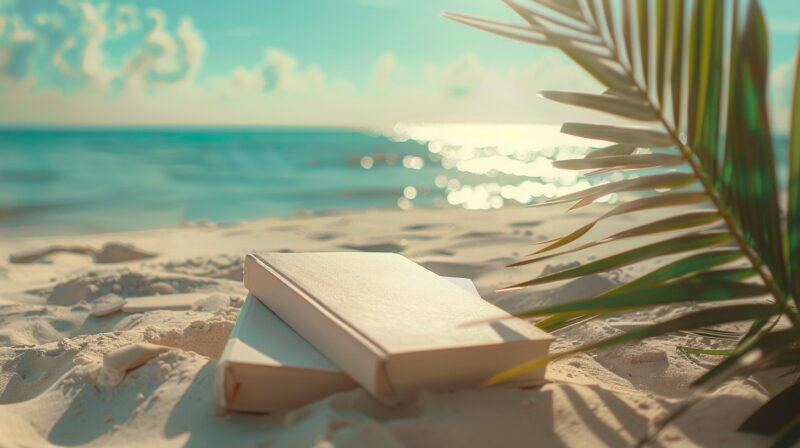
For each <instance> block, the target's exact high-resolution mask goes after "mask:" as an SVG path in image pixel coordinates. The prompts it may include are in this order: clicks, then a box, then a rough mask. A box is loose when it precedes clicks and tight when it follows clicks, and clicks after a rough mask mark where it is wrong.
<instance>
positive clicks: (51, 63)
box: [0, 0, 597, 126]
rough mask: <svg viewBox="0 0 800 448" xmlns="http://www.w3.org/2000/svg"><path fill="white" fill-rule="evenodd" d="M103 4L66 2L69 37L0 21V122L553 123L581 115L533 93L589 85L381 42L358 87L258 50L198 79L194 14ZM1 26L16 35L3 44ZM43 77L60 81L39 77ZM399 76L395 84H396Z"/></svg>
mask: <svg viewBox="0 0 800 448" xmlns="http://www.w3.org/2000/svg"><path fill="white" fill-rule="evenodd" d="M0 1H2V0H0ZM69 5H73V4H72V3H69ZM102 5H103V4H100V5H96V4H88V3H75V4H74V6H68V7H67V8H66V9H64V10H62V11H61V12H60V14H61V18H62V19H63V20H64V27H63V29H65V30H68V32H67V33H66V35H64V33H55V32H46V31H47V29H46V28H44V25H42V24H39V25H36V24H34V26H33V29H29V28H26V27H25V26H23V24H22V23H21V22H19V20H17V21H15V20H14V19H13V18H12V19H10V20H7V21H5V24H4V25H3V26H4V28H5V29H4V30H2V31H3V34H0V101H2V102H3V104H9V105H13V107H4V108H0V109H2V110H0V122H6V123H18V122H26V123H32V122H38V123H53V122H55V123H59V122H64V120H69V122H70V123H82V124H91V123H102V124H262V125H263V124H273V125H279V124H305V125H353V126H373V125H386V124H393V123H395V122H398V121H405V122H410V121H416V122H419V121H494V122H500V121H510V122H539V123H555V122H559V121H560V120H561V119H563V118H566V117H569V118H570V119H576V120H578V119H583V118H584V117H585V116H586V115H587V114H586V113H585V112H582V111H579V110H576V109H573V108H568V107H566V106H562V105H557V104H555V103H551V102H548V101H545V100H542V99H541V98H538V97H537V96H536V93H537V92H538V91H539V90H543V89H567V90H579V91H594V90H596V89H597V84H596V83H594V82H593V81H592V80H591V79H590V78H588V76H586V75H584V74H583V73H582V72H581V70H580V69H579V68H577V67H575V66H574V65H572V64H571V63H570V62H569V61H567V60H566V59H565V58H563V57H560V56H556V55H555V54H554V55H552V56H548V57H546V58H544V59H541V60H539V61H538V62H535V63H533V64H531V65H528V66H526V67H522V68H519V69H516V70H500V69H497V68H491V67H489V66H488V65H487V64H485V63H484V62H483V61H481V60H480V59H479V58H478V56H476V55H475V54H471V53H467V54H463V55H461V56H458V57H456V58H454V59H452V60H450V61H438V62H436V63H430V64H427V65H424V66H423V67H412V66H405V65H404V66H401V64H400V62H399V61H398V58H397V55H396V54H395V53H393V52H391V51H387V52H384V53H382V54H380V55H379V56H378V57H377V58H376V60H375V61H374V63H373V64H370V65H369V66H367V67H365V68H364V70H365V71H368V72H367V73H364V75H365V76H364V77H363V79H366V80H367V81H365V82H364V85H355V86H354V85H353V84H352V83H351V82H350V81H348V80H345V79H339V78H336V77H331V76H329V74H327V73H326V72H325V71H324V70H323V68H321V67H318V66H316V65H314V64H313V63H311V62H313V61H301V60H298V59H297V58H296V57H295V56H294V55H292V54H290V53H288V52H286V51H284V50H281V49H278V48H267V49H265V51H264V54H263V56H262V57H261V58H260V59H259V60H254V61H250V63H247V62H245V63H243V64H242V65H239V66H237V67H234V68H232V69H231V70H230V71H229V72H228V73H227V74H224V75H220V76H215V77H209V76H206V77H203V76H202V73H201V69H202V66H203V61H204V59H205V55H206V44H205V42H204V40H203V36H202V34H201V32H200V31H198V30H197V29H196V27H195V25H194V22H193V21H192V20H191V18H188V17H182V18H179V19H178V20H177V22H174V23H176V24H177V26H170V18H169V17H167V16H166V15H165V14H164V13H162V12H160V11H159V10H155V9H154V10H148V11H146V12H144V13H142V12H140V11H139V10H138V9H136V8H134V7H128V6H126V5H118V6H116V7H113V8H112V7H109V6H102ZM4 17H5V16H4ZM48 17H49V18H48V19H46V20H42V21H40V22H47V23H48V24H49V25H48V26H55V25H54V19H53V18H52V17H54V15H53V14H50V15H49V16H48ZM36 26H39V28H36ZM34 30H35V31H36V32H37V33H38V32H40V31H41V33H40V34H41V36H39V35H37V34H35V33H34ZM9 34H10V35H13V36H17V39H20V38H23V39H22V41H21V42H16V41H14V42H16V43H11V44H9V42H11V41H12V40H13V39H11V38H9V37H8V36H9ZM44 39H50V40H48V41H45V40H44ZM59 39H60V40H59ZM122 41H124V42H125V43H126V45H127V48H128V49H127V50H125V51H123V52H120V53H118V54H116V55H114V56H116V57H115V58H112V57H110V56H111V55H110V54H107V53H106V52H107V51H109V50H108V49H110V48H118V47H117V44H118V43H119V42H122ZM23 43H25V45H27V46H25V45H23ZM45 43H46V45H45ZM112 43H113V45H115V47H111V45H110V44H112ZM33 44H39V49H40V50H47V51H40V53H42V54H41V57H42V58H43V61H44V63H45V64H46V66H47V67H46V68H47V70H49V73H42V68H41V66H42V64H40V66H39V69H38V72H37V70H31V72H30V73H29V71H27V70H26V69H25V67H27V66H28V65H29V64H28V63H29V62H30V60H31V58H33V52H32V50H31V49H32V48H35V47H34V46H33ZM2 74H5V76H1V75H2ZM45 75H48V76H51V77H52V76H57V77H60V78H58V79H57V81H58V82H50V83H47V82H45V80H44V76H45ZM399 75H402V76H403V78H402V80H403V81H404V82H398V79H399ZM38 77H41V79H40V78H38ZM23 79H24V80H25V81H24V82H23ZM3 84H4V85H5V88H4V87H3ZM61 84H68V85H70V86H71V88H70V90H69V92H62V91H59V90H58V89H56V88H54V87H53V86H59V85H61ZM65 110H69V111H70V113H69V114H64V112H63V111H65Z"/></svg>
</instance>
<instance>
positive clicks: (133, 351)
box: [97, 342, 169, 387]
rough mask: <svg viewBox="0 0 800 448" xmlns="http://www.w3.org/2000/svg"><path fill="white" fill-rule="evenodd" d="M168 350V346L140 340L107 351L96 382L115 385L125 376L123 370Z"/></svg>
mask: <svg viewBox="0 0 800 448" xmlns="http://www.w3.org/2000/svg"><path fill="white" fill-rule="evenodd" d="M168 350H169V347H164V346H162V345H156V344H148V343H146V342H140V343H136V344H131V345H127V346H125V347H121V348H118V349H116V350H114V351H111V352H108V353H106V354H105V356H104V357H103V367H101V368H100V372H99V374H98V375H97V384H98V385H100V386H105V387H112V386H116V385H118V384H119V383H121V382H122V380H123V378H125V372H127V371H129V370H133V369H135V368H137V367H140V366H142V365H144V364H145V363H146V362H147V361H150V360H151V359H153V358H155V357H156V356H158V355H160V354H161V353H164V352H166V351H168Z"/></svg>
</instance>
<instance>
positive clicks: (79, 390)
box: [0, 206, 781, 447]
mask: <svg viewBox="0 0 800 448" xmlns="http://www.w3.org/2000/svg"><path fill="white" fill-rule="evenodd" d="M598 207H599V206H598ZM563 210H564V209H563V208H559V207H551V208H535V209H526V208H504V209H502V210H495V211H485V212H476V211H467V210H461V209H448V210H410V211H405V212H400V211H390V210H387V211H367V212H342V213H334V214H323V215H308V216H299V217H294V218H290V219H277V218H276V219H263V220H258V221H251V222H243V223H239V224H236V225H231V226H224V227H218V226H215V225H211V224H207V223H206V224H201V225H186V226H183V227H181V228H176V229H165V230H149V231H140V232H130V233H115V234H105V235H91V236H70V237H47V238H27V239H6V240H0V255H2V257H0V258H2V259H0V446H2V447H27V446H46V445H48V444H52V445H65V446H78V445H81V446H82V445H113V446H276V447H283V446H286V447H290V446H291V447H294V446H321V447H328V446H386V447H391V446H431V447H441V446H481V447H482V446H521V445H534V444H536V445H539V446H563V445H565V446H604V445H607V446H626V445H631V444H633V443H635V441H636V440H637V439H638V438H639V437H641V436H642V435H643V434H645V433H646V431H647V430H648V428H649V427H652V425H654V424H655V423H656V422H657V421H658V420H659V419H660V418H663V417H664V415H666V413H667V412H668V411H669V410H670V409H673V408H674V407H675V406H676V405H677V404H678V403H679V402H680V400H681V399H682V398H683V397H685V396H687V394H688V393H689V392H690V391H689V389H688V384H689V383H690V382H691V381H692V380H693V379H694V378H696V377H698V376H699V375H700V374H701V373H702V372H703V371H705V369H707V368H708V367H709V366H711V365H713V363H714V362H715V361H716V360H718V358H715V357H711V356H687V355H685V354H682V353H681V352H679V351H678V350H677V348H676V347H677V346H679V345H684V346H690V347H700V348H723V347H726V345H725V343H723V342H721V341H714V340H710V339H704V338H702V337H698V336H690V335H674V336H670V337H662V338H657V339H653V340H649V341H646V342H643V343H635V344H629V345H626V346H621V347H618V348H615V349H611V350H608V351H603V352H599V353H593V354H590V355H579V356H575V357H572V358H569V359H565V360H562V361H558V362H556V363H554V364H552V365H551V366H550V367H549V370H548V378H549V379H550V380H551V383H550V384H547V385H545V386H543V387H541V388H537V389H527V390H517V389H504V388H488V389H483V390H463V391H458V392H452V393H432V392H425V393H421V394H420V395H419V396H418V397H417V398H416V400H415V401H413V402H411V403H408V404H405V405H402V406H398V407H387V406H384V405H381V404H380V403H378V402H377V401H375V400H373V399H372V398H371V397H370V396H369V395H368V394H367V393H366V392H364V391H363V390H360V389H357V390H352V391H348V392H344V393H339V394H336V395H333V396H330V397H328V398H325V399H323V400H320V401H319V402H316V403H313V404H310V405H308V406H305V407H303V408H300V409H295V410H292V411H289V412H279V413H273V414H271V415H249V414H237V413H229V414H226V415H223V414H222V413H221V410H220V409H219V408H217V407H216V406H215V404H214V401H213V396H214V392H213V377H212V372H213V369H214V365H215V359H216V358H217V357H218V356H219V354H220V352H221V351H222V349H223V346H224V344H225V342H226V339H227V338H228V335H229V333H230V331H231V329H232V327H233V325H234V323H235V320H236V317H237V314H238V311H239V308H240V307H241V305H242V303H243V299H244V297H245V294H246V291H245V290H244V288H243V286H242V284H241V276H242V268H241V261H242V256H243V255H244V254H245V253H246V252H248V251H254V250H258V251H295V252H299V251H331V250H362V251H391V252H400V253H402V254H403V255H405V256H407V257H409V258H411V259H412V260H415V261H417V262H419V263H420V264H422V265H423V266H426V267H427V268H429V269H430V270H432V271H434V272H436V273H438V274H441V275H447V276H458V277H468V278H471V279H473V280H474V281H475V283H476V285H477V287H478V289H479V290H480V292H481V294H482V296H483V297H484V298H485V299H486V300H489V301H491V302H493V303H495V304H497V305H498V306H500V307H502V308H504V309H507V310H511V311H514V310H522V309H527V308H533V307H535V306H539V305H543V304H549V303H556V302H561V301H566V300H572V299H577V298H582V297H586V296H589V295H591V294H593V293H597V292H600V291H602V290H604V289H607V288H610V287H612V286H614V285H615V284H617V283H619V282H620V281H623V280H626V279H629V278H632V277H635V276H637V275H639V274H640V273H641V272H644V271H646V270H648V269H652V268H653V266H654V264H653V263H644V264H640V265H637V266H634V267H631V268H626V269H623V270H618V271H614V272H610V273H608V274H604V275H595V276H590V277H587V278H583V279H580V280H574V281H568V282H562V283H560V284H553V285H547V286H546V287H538V288H531V289H522V290H516V291H510V292H506V293H497V292H495V290H496V289H498V288H500V287H503V286H507V285H508V284H511V283H512V282H514V281H519V280H525V279H529V278H532V277H534V276H536V275H538V274H539V273H541V272H543V271H546V270H556V269H560V268H563V267H564V266H567V265H570V264H571V263H575V262H582V261H586V260H589V259H593V258H594V257H596V256H598V255H603V254H606V253H608V252H609V249H608V248H606V247H604V246H600V247H598V248H596V249H595V250H594V251H593V252H592V251H589V252H588V253H587V252H579V253H576V254H574V255H572V256H568V257H565V258H556V259H553V261H550V260H548V261H547V262H543V263H540V264H536V265H533V266H531V267H526V268H517V269H504V266H505V265H507V264H508V263H511V262H513V261H516V260H519V259H520V258H521V257H522V256H523V255H524V254H526V253H528V252H530V251H531V250H532V247H531V246H530V243H533V242H536V241H541V240H544V239H547V238H551V237H554V236H558V235H561V234H564V233H565V232H568V231H571V230H573V229H574V228H576V227H577V226H579V225H580V224H582V223H584V222H585V221H586V220H587V219H588V218H589V217H590V216H593V215H594V213H595V212H596V210H595V211H592V213H591V214H590V213H589V212H581V211H579V212H576V213H573V214H568V215H563ZM637 219H647V215H646V214H645V215H644V216H643V217H642V218H637ZM630 224H631V221H629V220H627V219H625V218H623V219H619V220H608V221H607V222H605V223H603V225H601V226H599V228H598V229H597V230H593V231H592V234H591V235H589V238H591V236H592V235H602V234H607V232H608V231H610V230H619V229H620V228H621V227H622V226H629V225H630ZM667 237H668V236H667ZM614 247H615V249H614V250H616V249H617V248H620V247H621V246H614ZM12 256H13V257H12ZM10 257H11V258H10ZM11 259H13V260H14V261H15V262H13V263H12V262H11V261H10V260H11ZM168 294H169V295H172V294H181V296H180V297H173V298H169V297H166V296H167V295H168ZM154 296H161V297H154ZM129 297H148V298H147V299H145V300H148V301H150V302H151V303H153V302H154V303H159V301H162V300H163V303H165V304H166V303H168V301H169V300H170V299H172V302H175V303H178V305H180V304H181V303H182V304H188V305H187V306H188V307H191V309H186V308H187V306H183V307H181V306H173V307H172V308H173V309H163V310H152V309H150V310H148V307H144V309H145V311H143V312H142V311H141V307H140V308H139V309H138V310H139V311H138V312H137V308H134V309H132V310H130V311H131V312H117V313H114V314H110V315H105V316H103V315H102V314H104V313H110V312H112V311H114V310H115V307H117V306H119V304H120V300H121V299H124V298H129ZM691 307H692V305H683V306H680V307H669V308H663V309H659V310H655V311H646V312H637V313H632V314H629V315H625V316H616V317H610V318H607V319H604V320H594V321H591V322H589V323H587V324H585V325H582V326H580V327H575V328H571V329H568V330H565V331H562V332H559V333H557V335H558V337H559V340H558V341H557V343H556V344H555V345H554V348H553V349H554V350H556V351H558V350H564V349H568V348H571V347H574V346H576V345H577V344H581V343H586V342H589V341H593V340H597V339H598V338H602V337H607V336H611V335H614V334H617V333H619V332H620V331H621V330H620V329H621V328H629V327H631V326H634V325H637V323H641V322H651V321H654V320H658V319H663V318H665V317H670V316H674V315H676V314H677V313H680V312H682V311H686V310H687V309H689V308H691ZM181 308H183V309H181ZM90 313H93V314H95V315H94V316H93V315H90ZM134 343H150V344H156V345H161V346H167V347H170V349H169V350H167V351H163V350H155V351H154V352H152V353H151V352H149V351H147V349H146V347H145V349H143V350H144V351H142V353H144V354H145V356H144V358H143V359H144V360H147V362H145V363H144V364H143V365H141V366H140V367H138V368H135V369H133V370H130V371H129V372H128V373H127V374H124V372H120V371H119V369H122V370H124V369H125V368H126V367H125V366H122V367H119V369H117V370H114V369H111V368H110V367H109V366H108V365H105V366H104V365H103V356H104V354H106V353H109V352H111V351H113V350H115V349H118V348H120V347H124V346H128V345H131V344H134ZM151 358H152V359H151ZM107 364H108V363H107ZM777 376H778V375H777V374H775V375H763V376H760V377H757V378H756V377H750V378H741V379H735V380H733V381H731V382H729V383H726V384H724V385H723V386H721V387H720V388H718V389H717V390H715V391H713V392H712V393H711V394H709V395H708V396H707V397H706V398H704V399H703V400H702V401H701V403H700V404H699V405H698V406H697V407H696V408H695V409H694V410H692V411H691V412H690V413H689V414H687V415H686V416H684V417H682V418H681V419H679V420H678V421H677V422H676V423H675V424H672V425H670V426H669V427H668V428H667V429H666V430H665V431H664V432H663V433H662V434H661V436H660V438H659V439H658V442H657V444H661V445H687V446H692V445H700V446H732V445H745V446H753V445H763V444H766V443H767V441H768V440H767V439H765V438H761V437H759V436H754V435H748V434H741V433H738V432H736V431H735V429H736V427H737V426H738V425H739V424H740V423H741V422H742V421H743V420H744V419H745V418H746V416H747V415H748V414H749V413H751V412H752V411H753V410H754V409H755V408H756V407H757V406H758V405H759V404H760V403H763V402H764V401H765V400H766V399H767V397H768V394H769V393H770V392H774V391H775V389H776V388H778V387H780V386H781V380H780V379H778V378H777ZM265 387H269V385H265Z"/></svg>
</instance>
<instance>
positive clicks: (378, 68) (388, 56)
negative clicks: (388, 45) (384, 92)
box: [370, 51, 400, 88]
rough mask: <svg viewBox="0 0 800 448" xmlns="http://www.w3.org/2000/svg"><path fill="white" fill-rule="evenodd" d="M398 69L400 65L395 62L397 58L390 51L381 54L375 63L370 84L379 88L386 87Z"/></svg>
mask: <svg viewBox="0 0 800 448" xmlns="http://www.w3.org/2000/svg"><path fill="white" fill-rule="evenodd" d="M399 69H400V63H399V62H398V61H397V56H396V55H395V54H394V53H392V52H391V51H387V52H385V53H383V54H381V55H380V56H379V57H378V60H377V61H376V62H375V67H374V68H373V69H372V77H371V78H370V82H371V83H372V85H373V86H376V87H379V88H383V87H386V86H388V85H389V84H390V83H391V82H392V81H393V79H392V78H393V77H394V76H395V75H396V74H397V71H398V70H399Z"/></svg>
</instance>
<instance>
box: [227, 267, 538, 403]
mask: <svg viewBox="0 0 800 448" xmlns="http://www.w3.org/2000/svg"><path fill="white" fill-rule="evenodd" d="M244 284H245V286H246V287H247V289H248V290H249V291H250V295H249V296H248V297H247V300H246V302H245V304H244V307H243V308H242V311H241V314H240V316H239V319H238V321H237V323H236V326H235V328H234V330H233V332H232V334H231V338H230V340H229V341H228V343H227V345H226V346H225V350H224V352H223V354H222V356H221V358H220V360H219V362H218V363H217V367H216V370H215V381H216V398H217V402H218V403H219V404H220V405H222V406H224V407H225V408H227V409H231V410H238V411H250V412H271V411H275V410H282V409H291V408H294V407H297V406H301V405H304V404H307V403H310V402H313V401H316V400H318V399H320V398H323V397H325V396H327V395H329V394H332V393H334V392H339V391H344V390H348V389H352V388H356V387H362V388H364V389H366V390H367V391H369V392H370V393H371V394H372V395H373V396H375V397H376V398H379V399H381V400H383V401H386V402H391V401H397V400H402V399H403V398H406V397H409V396H413V394H414V393H416V392H418V391H420V390H453V389H458V388H467V387H476V386H477V385H479V384H480V383H481V382H482V381H484V380H486V379H487V378H489V377H491V376H492V375H494V374H497V373H499V372H501V371H503V370H506V369H508V368H511V367H514V366H516V365H519V364H521V363H523V362H525V361H528V360H530V359H533V358H537V357H540V356H544V355H546V354H547V351H548V348H549V346H550V343H551V342H552V340H553V338H552V337H551V336H550V335H548V334H547V333H544V332H543V331H541V330H539V329H537V328H536V327H534V326H532V325H530V324H529V323H527V322H525V321H522V320H520V319H516V318H514V317H512V316H510V315H508V314H507V313H505V312H504V311H502V310H500V309H499V308H497V307H495V306H494V305H492V304H490V303H488V302H486V301H484V300H482V299H481V298H480V297H479V295H478V291H477V290H476V289H475V286H474V285H473V284H472V281H470V280H468V279H460V278H448V277H440V276H438V275H436V274H435V273H433V272H431V271H429V270H427V269H425V268H424V267H422V266H420V265H418V264H416V263H414V262H412V261H411V260H408V259H407V258H405V257H403V256H401V255H397V254H382V253H362V252H355V253H353V252H346V253H335V252H331V253H263V254H249V255H247V257H246V258H245V266H244ZM543 375H544V372H543V370H537V371H532V372H529V373H527V374H524V375H521V376H519V377H517V378H516V380H515V381H514V382H512V383H511V385H514V386H524V385H532V384H537V383H541V381H542V380H543Z"/></svg>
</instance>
